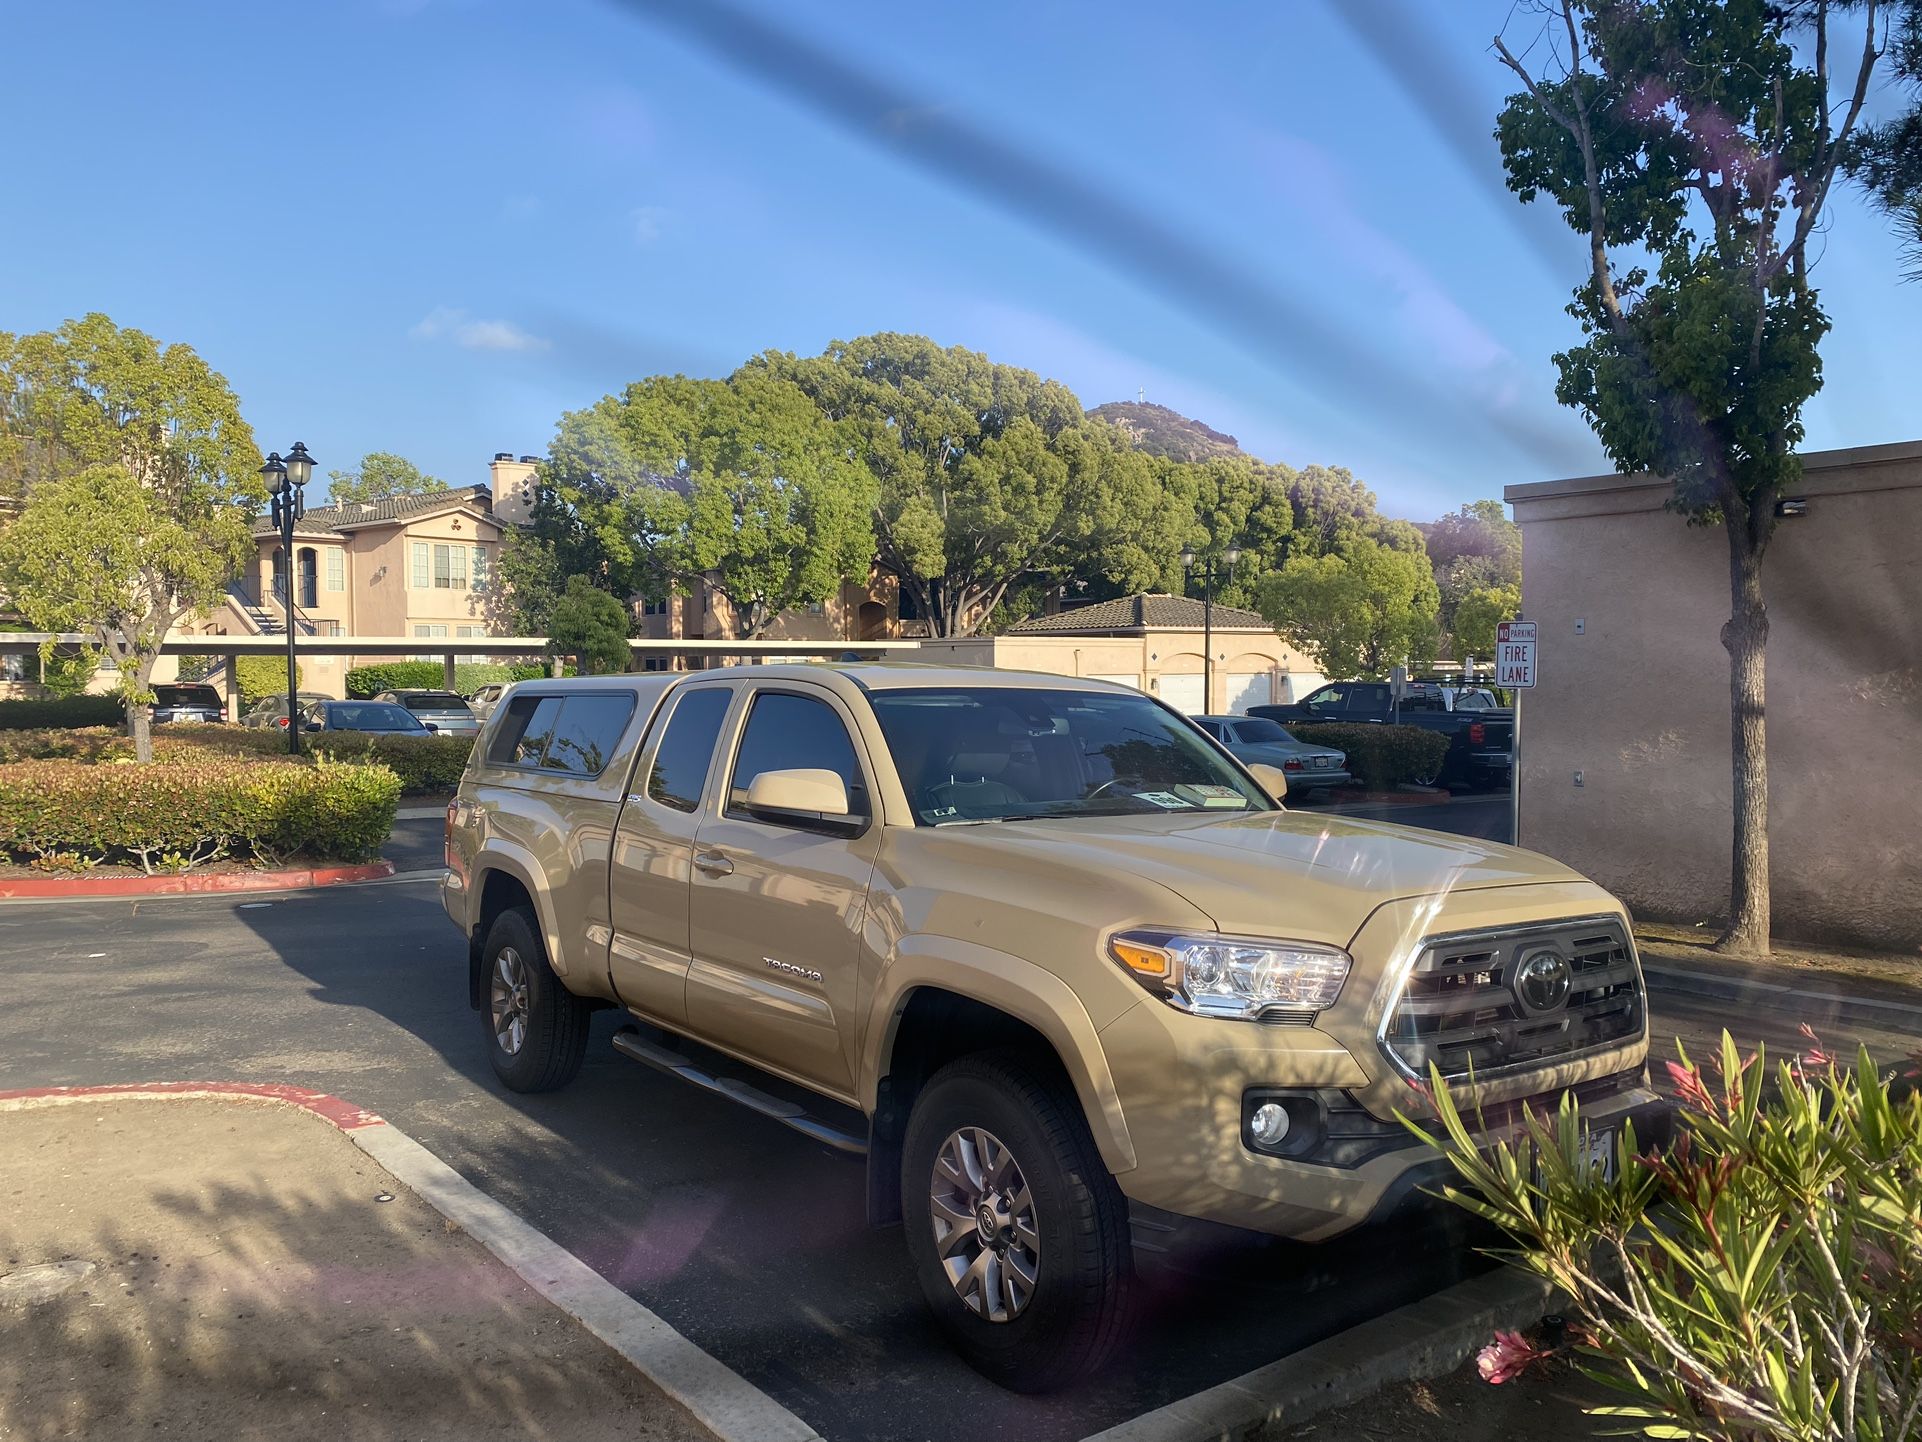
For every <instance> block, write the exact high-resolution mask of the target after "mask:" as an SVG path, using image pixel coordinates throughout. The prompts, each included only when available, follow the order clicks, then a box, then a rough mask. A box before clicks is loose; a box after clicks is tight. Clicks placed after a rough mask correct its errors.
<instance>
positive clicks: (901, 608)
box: [894, 586, 924, 621]
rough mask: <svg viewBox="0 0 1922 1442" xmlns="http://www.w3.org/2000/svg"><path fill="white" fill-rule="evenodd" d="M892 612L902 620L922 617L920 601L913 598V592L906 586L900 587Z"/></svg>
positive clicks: (920, 618)
mask: <svg viewBox="0 0 1922 1442" xmlns="http://www.w3.org/2000/svg"><path fill="white" fill-rule="evenodd" d="M894 614H895V615H896V616H898V617H900V618H901V619H902V620H903V621H919V620H922V619H924V618H923V616H922V615H921V603H920V602H919V601H917V600H915V599H914V592H912V591H910V590H909V589H908V588H907V587H906V586H903V587H901V589H900V595H899V599H898V601H897V602H896V604H895V612H894Z"/></svg>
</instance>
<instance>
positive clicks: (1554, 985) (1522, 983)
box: [1515, 950, 1575, 1015]
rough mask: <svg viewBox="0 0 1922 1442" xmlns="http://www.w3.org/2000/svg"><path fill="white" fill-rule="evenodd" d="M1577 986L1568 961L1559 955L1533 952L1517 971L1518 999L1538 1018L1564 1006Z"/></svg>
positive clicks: (1548, 952)
mask: <svg viewBox="0 0 1922 1442" xmlns="http://www.w3.org/2000/svg"><path fill="white" fill-rule="evenodd" d="M1574 982H1575V978H1574V974H1573V973H1572V972H1571V971H1570V970H1569V967H1568V959H1567V958H1566V957H1564V956H1563V955H1562V954H1561V953H1560V952H1559V951H1546V950H1544V951H1531V952H1529V953H1528V955H1526V956H1524V957H1523V958H1522V961H1521V965H1520V966H1518V967H1516V968H1515V995H1516V996H1517V997H1518V998H1519V999H1520V1000H1521V1004H1522V1005H1523V1006H1524V1007H1525V1008H1527V1009H1528V1010H1529V1011H1531V1012H1534V1013H1535V1014H1537V1015H1540V1014H1541V1013H1543V1012H1547V1011H1559V1010H1560V1009H1561V1008H1562V1007H1563V1006H1565V1005H1566V1004H1567V1002H1568V993H1569V991H1570V990H1571V989H1573V987H1574Z"/></svg>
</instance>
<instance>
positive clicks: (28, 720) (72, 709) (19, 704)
mask: <svg viewBox="0 0 1922 1442" xmlns="http://www.w3.org/2000/svg"><path fill="white" fill-rule="evenodd" d="M126 715H127V712H126V708H125V707H124V706H123V705H122V704H121V702H120V698H119V697H117V696H62V697H59V698H57V699H54V700H47V701H0V731H29V730H38V729H41V728H44V727H53V726H117V725H119V724H120V723H121V722H123V721H124V720H125V719H126Z"/></svg>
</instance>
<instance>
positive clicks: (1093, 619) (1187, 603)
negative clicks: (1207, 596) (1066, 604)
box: [1001, 591, 1274, 636]
mask: <svg viewBox="0 0 1922 1442" xmlns="http://www.w3.org/2000/svg"><path fill="white" fill-rule="evenodd" d="M1202 610H1203V606H1202V603H1201V602H1200V601H1198V600H1196V599H1195V598H1194V597H1193V596H1166V595H1162V594H1160V593H1159V592H1154V591H1149V592H1144V593H1142V594H1140V595H1136V596H1123V597H1121V598H1120V599H1119V600H1115V601H1097V602H1096V603H1095V604H1094V605H1092V606H1077V607H1076V608H1075V609H1074V610H1072V611H1062V612H1060V613H1059V614H1057V615H1053V616H1035V617H1033V618H1031V619H1029V620H1026V621H1017V622H1016V623H1015V624H1014V625H1012V626H1010V627H1008V628H1007V629H1006V630H1005V631H1003V632H1002V633H1001V634H1002V635H1004V636H1050V635H1052V636H1077V635H1086V634H1088V633H1090V632H1113V631H1199V630H1200V629H1201V618H1202ZM1215 629H1216V630H1217V631H1272V630H1274V627H1273V626H1270V625H1269V624H1268V622H1267V620H1266V619H1265V618H1264V617H1263V616H1262V614H1261V613H1260V612H1259V611H1248V610H1244V609H1243V608H1242V607H1240V606H1219V605H1218V606H1216V607H1215Z"/></svg>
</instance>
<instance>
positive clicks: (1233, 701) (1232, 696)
mask: <svg viewBox="0 0 1922 1442" xmlns="http://www.w3.org/2000/svg"><path fill="white" fill-rule="evenodd" d="M1269 692H1270V688H1269V685H1268V673H1267V672H1266V671H1230V672H1229V673H1228V709H1229V710H1230V711H1232V712H1234V713H1235V715H1237V716H1245V715H1246V714H1247V713H1248V708H1249V707H1250V706H1266V705H1267V704H1268V702H1269V701H1270V700H1271V699H1272V698H1271V696H1270V694H1269Z"/></svg>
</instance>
